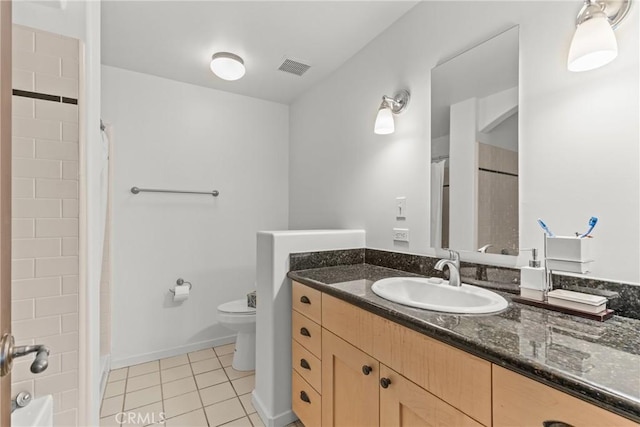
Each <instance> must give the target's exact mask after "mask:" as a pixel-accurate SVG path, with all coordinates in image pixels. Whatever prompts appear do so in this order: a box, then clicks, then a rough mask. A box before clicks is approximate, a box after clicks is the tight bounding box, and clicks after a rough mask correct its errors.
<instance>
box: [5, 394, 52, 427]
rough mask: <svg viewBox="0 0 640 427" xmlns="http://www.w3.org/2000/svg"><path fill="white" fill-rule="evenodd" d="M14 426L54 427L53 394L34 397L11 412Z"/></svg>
mask: <svg viewBox="0 0 640 427" xmlns="http://www.w3.org/2000/svg"><path fill="white" fill-rule="evenodd" d="M11 426H12V427H52V426H53V396H51V395H50V394H48V395H46V396H42V397H38V398H37V399H33V401H32V402H31V403H29V404H28V405H27V406H25V407H24V408H18V409H16V410H15V411H13V413H12V414H11Z"/></svg>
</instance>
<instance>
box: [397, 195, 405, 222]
mask: <svg viewBox="0 0 640 427" xmlns="http://www.w3.org/2000/svg"><path fill="white" fill-rule="evenodd" d="M406 217H407V198H406V197H396V218H406Z"/></svg>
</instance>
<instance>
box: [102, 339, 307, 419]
mask: <svg viewBox="0 0 640 427" xmlns="http://www.w3.org/2000/svg"><path fill="white" fill-rule="evenodd" d="M233 350H234V344H228V345H224V346H220V347H215V348H208V349H205V350H200V351H196V352H192V353H188V354H182V355H179V356H175V357H170V358H167V359H162V360H156V361H153V362H148V363H143V364H140V365H135V366H129V367H128V368H122V369H116V370H113V371H111V372H110V373H109V380H108V383H107V388H106V391H105V394H104V399H103V400H102V407H101V409H100V417H101V419H100V425H101V426H110V427H111V426H132V425H139V426H145V425H154V426H155V425H159V426H166V427H201V426H202V427H204V426H211V427H215V426H230V427H231V426H236V427H263V424H262V421H261V420H260V417H259V416H258V414H256V411H255V409H254V408H253V405H252V404H251V391H253V388H254V380H255V376H254V373H253V371H247V372H241V371H236V370H235V369H233V368H232V367H231V360H232V358H233ZM290 427H304V426H302V424H301V423H300V422H297V423H293V424H291V425H290Z"/></svg>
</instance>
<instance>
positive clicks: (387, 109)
mask: <svg viewBox="0 0 640 427" xmlns="http://www.w3.org/2000/svg"><path fill="white" fill-rule="evenodd" d="M409 98H410V95H409V92H408V91H406V90H401V91H400V92H398V93H396V94H395V95H394V96H393V98H390V97H388V96H386V95H385V96H383V97H382V102H381V103H380V107H379V108H378V115H377V116H376V123H375V126H374V128H373V132H374V133H376V134H377V135H388V134H390V133H393V132H394V131H395V124H394V121H393V115H394V114H400V113H402V112H403V111H404V110H405V109H406V108H407V104H409Z"/></svg>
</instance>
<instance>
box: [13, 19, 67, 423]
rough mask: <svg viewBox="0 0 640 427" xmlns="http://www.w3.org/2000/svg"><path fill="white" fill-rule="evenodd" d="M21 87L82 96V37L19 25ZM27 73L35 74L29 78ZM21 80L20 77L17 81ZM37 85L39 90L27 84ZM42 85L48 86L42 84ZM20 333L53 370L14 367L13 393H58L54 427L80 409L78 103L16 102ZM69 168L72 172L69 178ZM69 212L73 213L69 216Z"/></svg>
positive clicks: (16, 307) (23, 364) (16, 318)
mask: <svg viewBox="0 0 640 427" xmlns="http://www.w3.org/2000/svg"><path fill="white" fill-rule="evenodd" d="M13 31H14V44H13V60H14V61H13V69H14V88H16V89H24V90H31V91H33V90H36V91H38V90H42V91H43V92H44V93H46V94H50V95H57V96H66V97H73V98H77V92H78V79H77V73H76V76H75V77H74V78H64V77H63V75H62V69H63V66H65V67H67V68H69V67H71V68H73V67H75V68H76V69H77V68H78V52H79V46H78V40H76V39H71V38H67V37H62V36H58V35H55V34H51V33H46V32H43V31H37V30H32V29H30V28H27V27H23V26H19V25H14V29H13ZM25 76H28V78H26V77H25ZM16 77H17V78H16ZM27 81H31V82H32V83H34V84H33V85H25V82H27ZM37 82H46V83H44V85H42V84H40V85H38V83H37ZM13 106H14V108H13V117H14V123H15V126H14V128H13V147H14V150H13V176H14V178H15V180H14V189H15V190H14V193H13V214H12V216H13V223H14V231H15V233H14V235H13V241H12V249H13V266H14V269H13V277H12V279H13V280H12V292H13V295H12V300H13V324H12V328H13V333H14V335H15V337H16V339H17V340H18V341H19V342H20V343H21V344H30V343H37V344H45V345H48V346H49V347H50V348H51V356H50V365H49V368H48V369H47V370H46V371H45V372H43V373H41V374H38V375H34V374H32V373H31V372H30V371H29V365H30V364H31V360H20V361H17V362H16V363H15V365H14V368H13V384H12V394H15V393H17V392H19V391H22V390H27V391H29V392H31V393H33V394H35V396H41V395H44V394H53V398H54V424H55V425H56V426H65V427H66V426H73V425H76V424H77V417H78V415H77V411H78V348H79V345H78V286H77V282H78V274H79V270H78V251H77V239H78V211H77V209H75V210H71V211H69V210H68V209H67V212H65V208H64V206H65V205H66V204H68V203H69V202H70V201H73V203H76V204H77V197H78V195H77V188H78V175H77V172H75V173H74V172H73V171H77V164H78V138H77V135H78V106H77V105H72V104H63V103H60V102H53V101H42V100H34V99H30V98H24V97H18V96H14V97H13ZM65 170H66V173H65ZM65 213H66V214H65Z"/></svg>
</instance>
